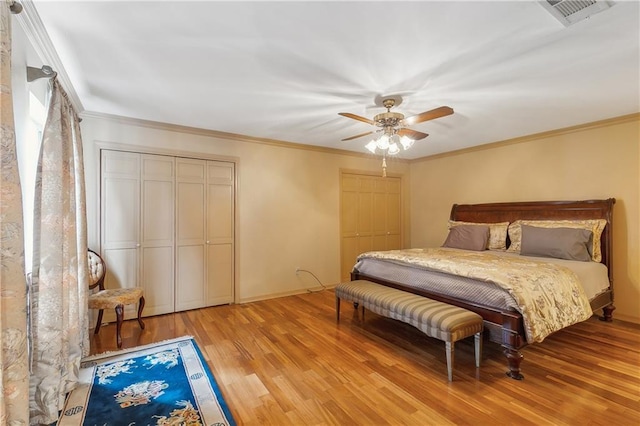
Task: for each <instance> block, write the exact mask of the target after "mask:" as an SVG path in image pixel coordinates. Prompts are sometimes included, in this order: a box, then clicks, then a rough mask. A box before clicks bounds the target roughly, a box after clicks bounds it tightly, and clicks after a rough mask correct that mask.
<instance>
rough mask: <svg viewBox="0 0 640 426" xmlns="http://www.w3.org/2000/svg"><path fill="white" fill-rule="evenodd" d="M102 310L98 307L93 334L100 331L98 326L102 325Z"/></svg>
mask: <svg viewBox="0 0 640 426" xmlns="http://www.w3.org/2000/svg"><path fill="white" fill-rule="evenodd" d="M103 312H104V310H103V309H100V311H98V322H97V323H96V329H95V331H94V332H93V334H98V331H100V327H101V326H102V313H103Z"/></svg>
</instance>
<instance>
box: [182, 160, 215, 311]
mask: <svg viewBox="0 0 640 426" xmlns="http://www.w3.org/2000/svg"><path fill="white" fill-rule="evenodd" d="M206 165H207V162H206V161H204V160H191V159H185V158H178V159H176V172H177V174H176V286H175V295H176V303H175V310H176V311H184V310H188V309H195V308H201V307H203V306H205V276H206V275H205V274H206V246H205V244H206V226H205V220H206V189H207V188H206V173H207V167H206Z"/></svg>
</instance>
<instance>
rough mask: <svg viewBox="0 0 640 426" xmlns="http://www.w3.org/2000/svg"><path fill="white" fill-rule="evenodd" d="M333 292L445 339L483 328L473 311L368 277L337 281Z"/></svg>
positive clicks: (449, 339) (450, 340)
mask: <svg viewBox="0 0 640 426" xmlns="http://www.w3.org/2000/svg"><path fill="white" fill-rule="evenodd" d="M335 293H336V297H338V298H341V299H342V298H344V299H347V300H351V301H353V302H357V303H361V304H362V305H363V306H364V307H365V308H367V309H369V310H370V311H372V312H375V313H377V314H379V315H383V316H385V317H389V318H393V319H397V320H400V321H402V322H406V323H408V324H411V325H413V326H414V327H416V328H418V329H419V330H420V331H422V332H423V333H425V334H426V335H428V336H430V337H434V338H437V339H440V340H442V341H445V342H456V341H458V340H460V339H464V338H466V337H469V336H472V335H474V334H475V333H478V332H480V331H482V328H483V324H482V317H481V316H480V315H478V314H476V313H475V312H471V311H468V310H466V309H463V308H459V307H457V306H452V305H448V304H446V303H442V302H438V301H436V300H431V299H428V298H426V297H423V296H419V295H416V294H413V293H409V292H406V291H402V290H398V289H395V288H391V287H386V286H383V285H380V284H375V283H372V282H370V281H364V280H357V281H351V282H347V283H342V284H338V286H336V289H335Z"/></svg>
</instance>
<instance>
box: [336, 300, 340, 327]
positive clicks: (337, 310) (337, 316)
mask: <svg viewBox="0 0 640 426" xmlns="http://www.w3.org/2000/svg"><path fill="white" fill-rule="evenodd" d="M336 322H340V298H339V297H338V296H336Z"/></svg>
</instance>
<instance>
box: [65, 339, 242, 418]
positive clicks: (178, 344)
mask: <svg viewBox="0 0 640 426" xmlns="http://www.w3.org/2000/svg"><path fill="white" fill-rule="evenodd" d="M58 425H61V426H68V425H73V426H75V425H92V426H93V425H100V426H107V425H114V426H115V425H136V426H142V425H144V426H147V425H230V426H231V425H235V422H234V420H233V417H232V416H231V412H230V411H229V408H228V407H227V404H226V403H225V401H224V399H223V398H222V394H221V393H220V389H219V388H218V384H217V383H216V381H215V379H214V377H213V375H212V374H211V371H210V370H209V368H208V366H207V363H206V362H205V361H204V358H203V357H202V353H201V352H200V349H199V348H198V346H197V345H196V343H195V341H194V340H193V338H191V337H181V338H179V339H174V340H168V341H164V342H160V343H157V344H153V345H146V346H138V347H136V348H131V349H127V350H123V351H118V352H111V353H106V354H102V355H95V356H91V357H88V358H85V359H83V360H82V364H81V366H80V383H79V384H78V386H77V387H76V388H75V389H74V390H73V391H72V392H71V393H70V394H69V395H68V396H67V400H66V402H65V407H64V409H63V410H62V412H61V415H60V420H59V421H58Z"/></svg>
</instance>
